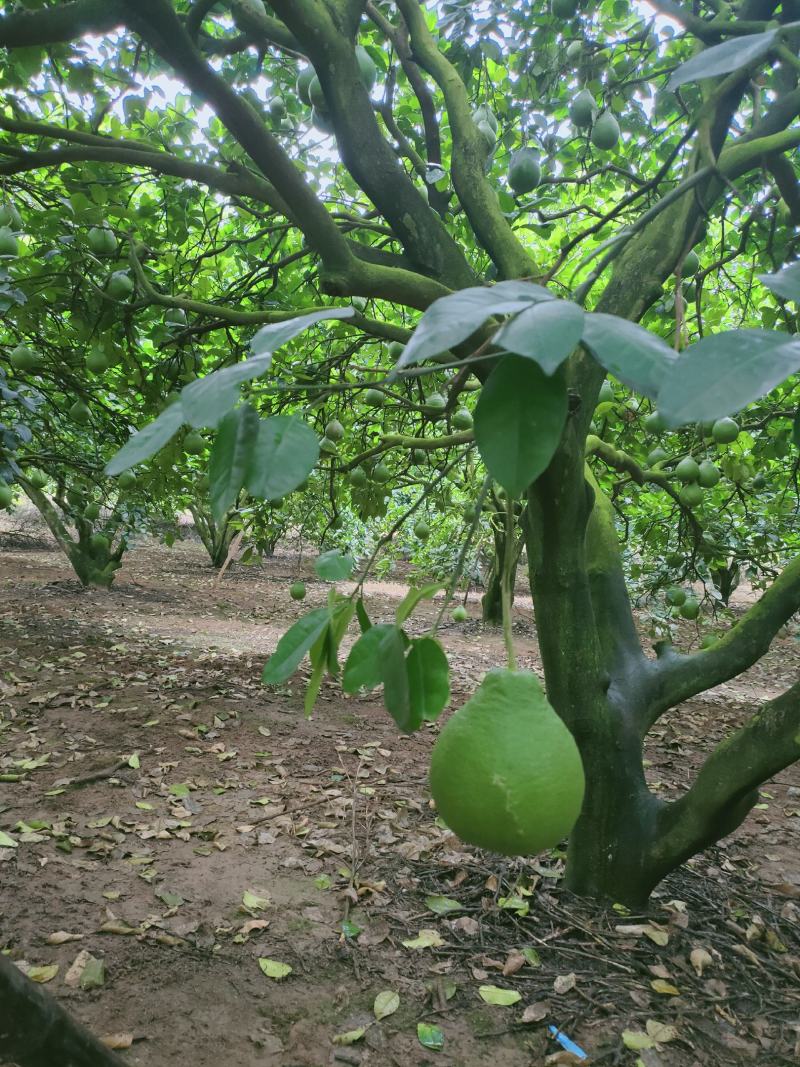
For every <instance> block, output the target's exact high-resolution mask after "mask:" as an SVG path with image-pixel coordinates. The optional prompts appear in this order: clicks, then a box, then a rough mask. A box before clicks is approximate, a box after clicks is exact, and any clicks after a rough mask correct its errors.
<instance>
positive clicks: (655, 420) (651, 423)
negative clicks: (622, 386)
mask: <svg viewBox="0 0 800 1067" xmlns="http://www.w3.org/2000/svg"><path fill="white" fill-rule="evenodd" d="M644 428H645V430H647V431H648V432H649V433H658V432H659V431H660V430H663V429H665V426H664V420H663V419H662V418H661V414H660V413H659V412H658V411H651V412H650V414H649V415H647V416H646V417H645V420H644Z"/></svg>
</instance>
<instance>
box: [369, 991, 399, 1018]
mask: <svg viewBox="0 0 800 1067" xmlns="http://www.w3.org/2000/svg"><path fill="white" fill-rule="evenodd" d="M399 1007H400V996H399V994H397V993H395V991H394V990H393V989H384V990H383V991H382V992H381V993H378V995H377V997H375V1002H374V1004H373V1005H372V1012H373V1014H374V1016H375V1018H376V1019H378V1020H379V1021H380V1020H381V1019H386V1018H387V1017H388V1016H389V1015H394V1013H395V1012H396V1011H397V1009H398V1008H399Z"/></svg>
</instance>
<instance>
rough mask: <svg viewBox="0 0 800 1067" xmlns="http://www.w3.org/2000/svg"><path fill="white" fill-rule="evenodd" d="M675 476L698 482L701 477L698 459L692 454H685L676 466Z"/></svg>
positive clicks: (685, 480)
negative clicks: (693, 457)
mask: <svg viewBox="0 0 800 1067" xmlns="http://www.w3.org/2000/svg"><path fill="white" fill-rule="evenodd" d="M675 477H676V478H680V480H681V481H682V482H696V481H697V479H698V478H699V477H700V467H699V465H698V463H697V460H694V459H692V457H691V456H684V457H683V459H682V460H681V461H680V463H679V464H678V466H677V467H676V468H675Z"/></svg>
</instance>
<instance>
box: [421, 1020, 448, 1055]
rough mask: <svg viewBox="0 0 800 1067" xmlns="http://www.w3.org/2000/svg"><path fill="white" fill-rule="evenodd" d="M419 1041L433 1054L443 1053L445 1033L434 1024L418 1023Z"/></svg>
mask: <svg viewBox="0 0 800 1067" xmlns="http://www.w3.org/2000/svg"><path fill="white" fill-rule="evenodd" d="M417 1040H418V1041H419V1043H420V1045H422V1047H423V1048H427V1049H430V1051H431V1052H441V1051H442V1049H443V1048H444V1033H443V1032H442V1030H441V1027H438V1026H435V1025H434V1024H433V1023H417Z"/></svg>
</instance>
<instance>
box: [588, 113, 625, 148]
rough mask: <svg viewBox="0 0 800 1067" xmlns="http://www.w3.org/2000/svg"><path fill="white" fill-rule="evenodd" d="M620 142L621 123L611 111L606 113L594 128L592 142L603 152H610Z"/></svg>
mask: <svg viewBox="0 0 800 1067" xmlns="http://www.w3.org/2000/svg"><path fill="white" fill-rule="evenodd" d="M618 141H619V123H618V122H617V120H616V119H615V118H614V116H613V115H612V114H611V112H610V111H604V112H603V114H602V115H601V116H600V117H599V118H598V120H597V122H595V124H594V126H593V127H592V136H591V142H592V144H593V145H594V146H595V148H599V149H600V151H601V152H610V151H611V149H612V148H615V147H616V145H617V142H618Z"/></svg>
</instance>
